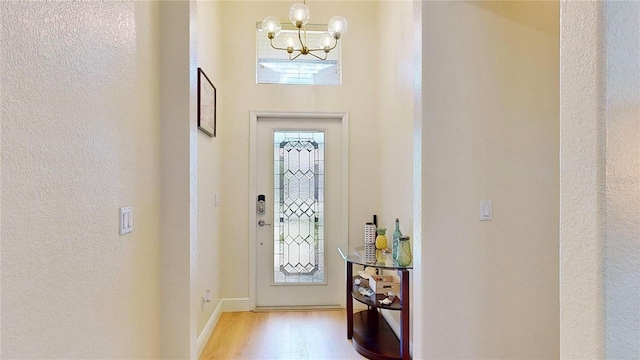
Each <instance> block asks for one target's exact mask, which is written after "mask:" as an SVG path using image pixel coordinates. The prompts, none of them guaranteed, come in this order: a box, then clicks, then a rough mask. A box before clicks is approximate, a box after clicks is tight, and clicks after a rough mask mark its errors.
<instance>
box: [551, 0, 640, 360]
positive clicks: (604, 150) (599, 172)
mask: <svg viewBox="0 0 640 360" xmlns="http://www.w3.org/2000/svg"><path fill="white" fill-rule="evenodd" d="M639 16H640V3H637V2H632V1H621V2H607V3H590V2H572V1H563V2H562V33H563V37H562V41H561V45H562V46H561V51H562V59H563V61H562V63H561V69H562V78H561V104H562V107H561V118H560V122H561V134H562V136H561V149H562V152H561V154H562V157H561V162H562V164H563V165H562V168H561V173H560V175H561V204H562V207H561V218H562V231H561V236H560V244H561V249H562V250H561V254H562V256H561V258H560V261H561V289H562V291H561V298H560V301H561V302H560V305H561V322H560V344H561V347H560V349H561V351H560V353H561V357H562V358H566V359H577V358H602V357H606V358H612V359H631V358H638V357H640V288H639V287H638V284H639V283H640V98H638V94H639V93H640V64H639V63H638V61H637V59H638V57H639V56H640V43H639V42H638V38H639V37H640V28H639V27H640V19H639Z"/></svg>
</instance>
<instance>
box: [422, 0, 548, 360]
mask: <svg viewBox="0 0 640 360" xmlns="http://www.w3.org/2000/svg"><path fill="white" fill-rule="evenodd" d="M558 24H559V9H558V4H557V3H555V4H554V3H552V2H423V8H422V31H423V32H422V54H423V59H422V78H423V83H422V104H421V106H422V111H423V112H422V114H423V119H422V129H421V136H422V143H421V144H422V145H421V146H422V149H421V150H422V153H421V157H422V160H421V161H422V162H421V167H422V169H421V173H422V201H423V206H422V207H421V210H422V211H423V213H422V218H421V220H422V222H423V224H422V226H423V231H424V232H423V233H422V234H421V237H422V242H421V247H422V252H421V259H420V261H421V268H422V270H421V274H420V276H421V279H420V282H421V294H418V295H417V296H419V298H421V299H422V300H421V305H419V304H416V306H421V309H422V310H421V311H422V315H421V317H420V318H419V319H417V321H419V322H421V324H422V325H421V329H420V330H421V332H422V335H421V338H419V339H416V338H414V349H416V350H418V351H417V352H414V357H416V358H441V359H442V358H480V359H496V358H508V359H516V358H529V359H533V358H537V359H549V358H557V357H558V354H559V344H558V339H559V337H558V324H559V314H558V313H559V311H558V256H559V255H558V226H559V225H558V186H559V184H558V177H559V176H558V175H559V163H558V151H559V148H558V145H559V144H558V136H559V135H558V118H559V115H558V99H559V95H558V88H559V82H558V81H559V80H558V79H559V69H558V64H559V53H558V49H559V34H558ZM483 199H487V200H493V211H494V212H493V221H491V222H480V221H479V202H480V200H483ZM416 279H417V278H416ZM417 280H418V279H417ZM417 342H421V343H420V345H419V346H418V347H417V348H416V347H415V346H416V343H417Z"/></svg>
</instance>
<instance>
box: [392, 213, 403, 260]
mask: <svg viewBox="0 0 640 360" xmlns="http://www.w3.org/2000/svg"><path fill="white" fill-rule="evenodd" d="M401 237H402V233H401V232H400V220H399V219H397V218H396V229H395V231H394V232H393V237H392V240H391V241H392V244H393V245H392V248H391V250H392V251H391V254H392V256H393V260H397V259H398V242H399V241H400V238H401Z"/></svg>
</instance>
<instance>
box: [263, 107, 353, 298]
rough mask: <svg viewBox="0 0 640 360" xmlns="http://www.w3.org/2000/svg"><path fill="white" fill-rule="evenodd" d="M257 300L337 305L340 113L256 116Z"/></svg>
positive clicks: (338, 290)
mask: <svg viewBox="0 0 640 360" xmlns="http://www.w3.org/2000/svg"><path fill="white" fill-rule="evenodd" d="M257 149H258V154H257V160H258V161H257V163H258V164H257V165H256V167H257V169H256V170H257V179H256V181H257V189H258V192H259V193H260V194H264V195H265V202H266V203H265V205H266V206H265V214H264V215H258V216H257V217H258V220H259V221H260V220H262V221H263V226H260V225H258V224H257V244H256V246H257V258H258V264H257V269H258V274H257V292H256V295H257V296H256V305H257V306H264V307H274V306H284V307H294V306H326V305H330V306H332V305H333V306H337V305H339V304H340V303H341V298H342V297H343V296H342V295H341V293H342V290H343V289H342V287H341V286H340V284H341V281H340V279H341V276H340V275H341V271H342V268H343V266H342V263H341V261H340V259H339V256H338V253H337V251H336V250H335V249H336V247H337V246H338V244H339V241H340V236H341V231H340V230H341V229H340V228H341V224H342V214H341V211H342V210H341V207H340V204H341V201H340V187H341V184H340V179H341V171H342V167H341V164H342V154H341V151H340V149H341V119H271V118H266V119H262V118H259V119H258V127H257Z"/></svg>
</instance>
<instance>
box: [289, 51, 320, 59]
mask: <svg viewBox="0 0 640 360" xmlns="http://www.w3.org/2000/svg"><path fill="white" fill-rule="evenodd" d="M300 55H302V52H299V53H298V55H296V56H294V57H293V59H292V58H291V54H289V60H291V61H293V60H295V59H297V58H298V56H300ZM311 55H313V54H311ZM314 56H315V55H314Z"/></svg>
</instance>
